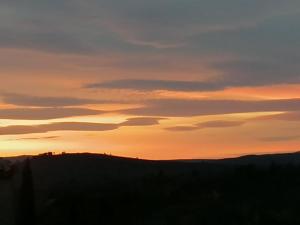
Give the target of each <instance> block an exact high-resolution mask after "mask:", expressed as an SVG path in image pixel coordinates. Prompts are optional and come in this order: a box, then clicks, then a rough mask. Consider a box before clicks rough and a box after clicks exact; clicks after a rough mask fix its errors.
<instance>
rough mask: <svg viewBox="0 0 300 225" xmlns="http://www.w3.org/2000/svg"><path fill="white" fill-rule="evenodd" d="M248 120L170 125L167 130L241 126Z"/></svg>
mask: <svg viewBox="0 0 300 225" xmlns="http://www.w3.org/2000/svg"><path fill="white" fill-rule="evenodd" d="M245 123H246V121H226V120H213V121H207V122H202V123H198V124H195V125H191V126H174V127H168V128H166V130H169V131H194V130H202V129H207V128H214V129H216V128H230V127H239V126H242V125H243V124H245Z"/></svg>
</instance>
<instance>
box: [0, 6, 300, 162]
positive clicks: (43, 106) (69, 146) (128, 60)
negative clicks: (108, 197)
mask: <svg viewBox="0 0 300 225" xmlns="http://www.w3.org/2000/svg"><path fill="white" fill-rule="evenodd" d="M299 62H300V1H298V0H284V1H283V0H272V1H269V0H251V1H249V0H226V1H221V0H151V1H147V0H84V1H82V0H40V1H34V0H25V1H13V0H3V1H1V2H0V78H1V80H0V156H8V155H10V156H11V155H22V154H39V153H42V152H46V151H54V152H57V153H59V152H62V151H66V152H97V153H104V152H105V153H111V154H113V155H121V156H130V157H140V158H147V159H178V158H223V157H233V156H239V155H244V154H261V153H274V152H292V151H297V150H300V63H299Z"/></svg>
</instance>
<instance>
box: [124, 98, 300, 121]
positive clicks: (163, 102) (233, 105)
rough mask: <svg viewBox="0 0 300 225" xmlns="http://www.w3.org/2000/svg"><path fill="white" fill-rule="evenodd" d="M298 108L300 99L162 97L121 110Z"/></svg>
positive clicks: (184, 112)
mask: <svg viewBox="0 0 300 225" xmlns="http://www.w3.org/2000/svg"><path fill="white" fill-rule="evenodd" d="M297 110H300V99H278V100H258V101H244V100H174V99H160V100H152V101H148V102H146V103H145V105H144V106H143V107H139V108H133V109H126V110H121V111H120V112H121V113H124V114H129V115H139V116H163V117H164V116H166V117H168V116H169V117H188V116H206V115H220V114H233V113H251V112H252V113H253V112H276V111H278V112H280V111H297Z"/></svg>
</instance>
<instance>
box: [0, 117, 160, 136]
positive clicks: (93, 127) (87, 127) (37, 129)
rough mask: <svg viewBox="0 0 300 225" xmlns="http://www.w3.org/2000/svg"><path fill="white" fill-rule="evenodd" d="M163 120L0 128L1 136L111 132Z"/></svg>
mask: <svg viewBox="0 0 300 225" xmlns="http://www.w3.org/2000/svg"><path fill="white" fill-rule="evenodd" d="M162 119H163V118H146V117H145V118H129V119H128V120H127V121H125V122H122V123H119V124H113V123H86V122H59V123H49V124H41V125H32V126H27V125H25V126H23V125H17V126H6V127H0V135H21V134H35V133H48V132H52V131H109V130H115V129H118V128H120V127H124V126H151V125H157V124H159V120H162Z"/></svg>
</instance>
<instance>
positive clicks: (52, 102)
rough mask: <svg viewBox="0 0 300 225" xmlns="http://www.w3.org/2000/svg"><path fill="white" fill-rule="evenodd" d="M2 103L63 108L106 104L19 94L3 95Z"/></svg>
mask: <svg viewBox="0 0 300 225" xmlns="http://www.w3.org/2000/svg"><path fill="white" fill-rule="evenodd" d="M2 101H3V102H4V103H6V104H12V105H16V106H37V107H65V106H82V105H86V104H102V103H108V102H109V101H105V100H94V99H83V98H71V97H42V96H31V95H20V94H7V93H6V94H3V95H2Z"/></svg>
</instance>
